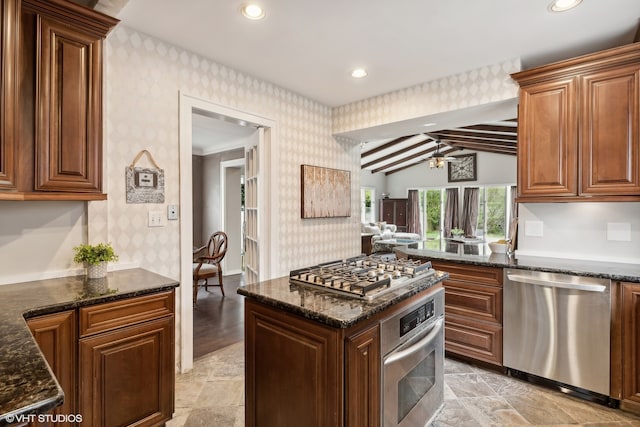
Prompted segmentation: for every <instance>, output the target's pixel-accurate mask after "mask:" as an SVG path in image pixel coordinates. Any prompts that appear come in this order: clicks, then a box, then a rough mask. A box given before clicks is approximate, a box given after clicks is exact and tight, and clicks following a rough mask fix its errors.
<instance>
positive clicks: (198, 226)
mask: <svg viewBox="0 0 640 427" xmlns="http://www.w3.org/2000/svg"><path fill="white" fill-rule="evenodd" d="M202 160H203V159H202V156H191V168H192V170H191V182H192V187H191V189H192V194H193V197H192V200H193V246H194V247H197V248H199V247H201V246H202V245H204V244H205V243H206V241H205V240H204V239H203V238H202V235H203V232H202V194H203V193H202V183H203V180H202Z"/></svg>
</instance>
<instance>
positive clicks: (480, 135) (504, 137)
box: [435, 130, 518, 141]
mask: <svg viewBox="0 0 640 427" xmlns="http://www.w3.org/2000/svg"><path fill="white" fill-rule="evenodd" d="M435 135H438V136H441V137H442V136H468V137H471V138H477V139H487V140H499V141H517V140H518V134H517V133H513V134H504V133H487V132H466V131H463V130H442V131H438V132H435Z"/></svg>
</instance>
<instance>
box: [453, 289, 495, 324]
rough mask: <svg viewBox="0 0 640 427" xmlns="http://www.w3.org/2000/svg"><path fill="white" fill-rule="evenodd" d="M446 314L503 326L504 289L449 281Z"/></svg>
mask: <svg viewBox="0 0 640 427" xmlns="http://www.w3.org/2000/svg"><path fill="white" fill-rule="evenodd" d="M444 292H445V293H444V304H445V312H446V313H447V315H449V314H457V315H460V316H465V317H472V318H476V319H479V320H486V321H489V322H495V323H498V324H502V288H497V287H495V286H485V285H475V284H470V283H465V282H458V281H456V280H449V281H447V282H445V285H444Z"/></svg>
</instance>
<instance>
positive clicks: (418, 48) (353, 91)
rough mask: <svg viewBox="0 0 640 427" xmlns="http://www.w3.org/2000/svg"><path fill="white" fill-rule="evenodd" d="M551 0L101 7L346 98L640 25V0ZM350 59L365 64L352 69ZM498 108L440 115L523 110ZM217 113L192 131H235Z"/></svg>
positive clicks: (557, 54)
mask: <svg viewBox="0 0 640 427" xmlns="http://www.w3.org/2000/svg"><path fill="white" fill-rule="evenodd" d="M550 1H551V0H472V1H469V0H446V1H436V0H399V1H392V2H389V1H385V0H349V1H338V0H328V1H326V0H325V1H318V0H258V3H259V4H261V5H262V6H263V7H264V9H265V10H266V18H265V19H264V20H262V21H249V20H247V19H245V18H243V17H242V16H241V14H240V12H239V10H240V6H241V5H242V4H243V3H245V1H243V0H185V1H175V0H135V1H132V0H100V2H99V4H98V6H97V8H98V9H100V6H103V11H106V12H107V13H109V12H111V14H115V15H116V16H117V17H118V18H119V19H121V21H122V25H125V26H128V27H131V28H134V29H136V30H138V31H141V32H143V33H147V34H150V35H152V36H154V37H156V38H159V39H162V40H165V41H167V42H169V43H172V44H175V45H177V46H181V47H183V48H185V49H188V50H190V51H193V52H196V53H199V54H201V55H203V56H205V57H207V58H210V59H212V60H214V61H216V62H219V63H221V64H224V65H227V66H229V67H232V68H234V69H236V70H239V71H241V72H243V73H246V74H248V75H252V76H255V77H257V78H260V79H263V80H266V81H269V82H272V83H275V84H277V85H279V86H281V87H283V88H286V89H288V90H291V91H294V92H297V93H299V94H301V95H304V96H306V97H308V98H311V99H313V100H316V101H318V102H321V103H323V104H325V105H327V106H339V105H344V104H347V103H350V102H354V101H358V100H362V99H365V98H369V97H372V96H375V95H379V94H382V93H386V92H390V91H393V90H397V89H401V88H406V87H409V86H412V85H415V84H419V83H424V82H427V81H430V80H434V79H437V78H440V77H443V76H447V75H453V74H457V73H460V72H464V71H468V70H471V69H475V68H478V67H481V66H484V65H488V64H494V63H497V62H500V61H503V60H506V59H512V58H518V57H519V58H520V59H521V62H522V67H523V69H527V68H531V67H533V66H538V65H543V64H546V63H549V62H553V61H557V60H562V59H567V58H571V57H574V56H577V55H581V54H586V53H591V52H595V51H598V50H602V49H606V48H610V47H615V46H619V45H623V44H626V43H630V42H631V41H632V40H633V38H634V35H635V32H636V30H637V28H638V24H639V18H640V0H583V2H582V4H581V5H580V6H579V7H578V8H576V9H573V10H570V11H567V12H563V13H550V12H548V10H547V8H548V4H549V3H550ZM354 67H365V68H367V70H368V72H369V75H368V76H367V77H366V78H364V79H361V80H355V79H353V78H352V77H351V76H350V71H351V69H352V68H354ZM492 107H493V106H491V108H487V107H484V106H480V107H478V108H477V109H470V110H468V111H463V112H460V114H458V113H459V112H454V113H453V115H452V116H451V117H448V116H449V114H447V115H446V116H447V117H439V118H438V119H439V121H440V122H441V123H442V122H445V121H447V120H450V121H452V122H455V123H456V126H464V125H472V124H477V123H482V122H485V123H486V122H487V121H491V120H504V119H509V118H513V117H515V116H516V108H515V102H511V103H510V104H508V105H507V104H500V105H497V106H495V107H497V108H498V109H497V110H493V109H492ZM505 109H506V111H505ZM476 114H477V115H478V117H476ZM480 116H482V117H480ZM194 120H197V119H194ZM207 120H212V119H210V118H207ZM215 122H219V121H218V120H212V123H209V124H208V125H206V124H204V123H202V122H200V123H199V125H198V126H199V128H200V129H196V128H194V139H197V138H202V139H207V138H208V139H209V141H210V143H212V142H213V143H214V144H218V143H220V141H221V140H228V138H229V135H228V134H227V132H233V130H232V129H230V128H229V126H228V124H226V123H218V124H220V125H221V126H222V127H221V128H220V129H218V128H217V126H216V123H215ZM194 123H195V122H194ZM423 123H424V119H423V118H420V119H419V121H417V122H416V123H415V124H416V125H417V127H416V126H413V123H412V122H411V121H407V122H402V123H397V124H392V125H385V126H382V127H377V128H372V129H367V130H364V131H362V132H360V131H359V132H360V134H358V135H348V136H350V137H352V138H353V139H355V140H360V141H363V140H366V141H372V142H375V141H373V140H385V139H386V140H389V139H391V138H395V137H399V136H403V135H411V134H415V133H419V132H423V131H424V130H423V129H422V128H421V126H422V124H423ZM205 129H206V130H207V131H206V132H205V133H202V134H200V135H199V136H196V133H197V132H199V131H200V130H202V131H203V132H204V130H205ZM239 131H240V132H241V133H242V132H243V131H246V129H244V130H243V129H240V130H239ZM382 142H383V141H378V143H382ZM199 149H200V148H194V152H195V151H196V150H199ZM202 150H206V148H202Z"/></svg>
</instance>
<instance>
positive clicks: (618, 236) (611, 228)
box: [607, 222, 631, 242]
mask: <svg viewBox="0 0 640 427" xmlns="http://www.w3.org/2000/svg"><path fill="white" fill-rule="evenodd" d="M607 240H616V241H619V242H630V241H631V224H629V223H628V222H608V223H607Z"/></svg>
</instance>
